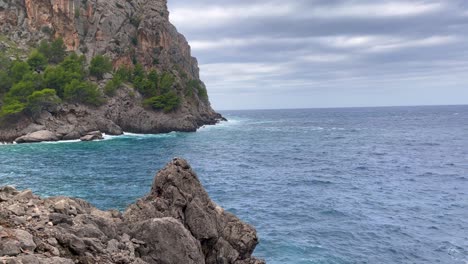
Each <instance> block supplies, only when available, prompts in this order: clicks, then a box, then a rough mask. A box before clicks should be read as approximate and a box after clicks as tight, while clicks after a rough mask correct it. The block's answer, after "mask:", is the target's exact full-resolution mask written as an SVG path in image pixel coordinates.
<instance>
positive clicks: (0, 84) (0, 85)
mask: <svg viewBox="0 0 468 264" xmlns="http://www.w3.org/2000/svg"><path fill="white" fill-rule="evenodd" d="M12 85H13V80H12V79H11V77H10V75H9V74H8V73H7V72H5V71H0V94H3V93H6V92H8V90H10V88H11V86H12Z"/></svg>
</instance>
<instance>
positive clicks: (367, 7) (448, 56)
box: [168, 0, 468, 110]
mask: <svg viewBox="0 0 468 264" xmlns="http://www.w3.org/2000/svg"><path fill="white" fill-rule="evenodd" d="M168 5H169V9H170V12H171V14H170V20H171V22H172V23H173V24H174V25H175V26H176V27H177V29H178V31H179V32H181V33H182V34H184V35H185V37H186V38H187V40H188V41H189V44H190V46H191V47H192V55H193V56H195V57H196V58H197V59H198V61H199V65H200V70H201V72H200V74H201V78H202V80H203V81H204V82H205V84H206V85H207V88H208V92H209V95H210V100H211V102H212V105H213V107H214V108H215V109H217V110H234V109H278V108H316V107H317V108H321V107H356V106H357V107H359V106H399V105H440V104H442V105H447V104H468V34H467V33H468V1H466V0H413V1H410V0H399V1H390V0H378V1H375V0H294V1H284V0H281V1H279V0H248V1H247V0H236V1H232V0H229V1H228V0H197V1H193V0H168Z"/></svg>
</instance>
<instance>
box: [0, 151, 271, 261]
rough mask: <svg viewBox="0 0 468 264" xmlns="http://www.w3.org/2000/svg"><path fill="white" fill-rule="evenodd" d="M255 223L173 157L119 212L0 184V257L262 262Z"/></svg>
mask: <svg viewBox="0 0 468 264" xmlns="http://www.w3.org/2000/svg"><path fill="white" fill-rule="evenodd" d="M257 244H258V238H257V234H256V231H255V229H254V228H253V227H252V226H250V225H248V224H246V223H243V222H242V221H241V220H239V219H238V218H237V217H236V216H234V215H232V214H230V213H228V212H225V211H224V210H223V209H222V208H221V207H219V206H218V205H216V204H215V203H214V202H213V201H212V200H211V199H210V198H209V196H208V194H207V192H206V191H205V190H204V188H203V187H202V185H201V183H200V181H199V180H198V177H197V175H196V174H195V172H193V170H192V169H191V167H190V165H189V164H188V163H187V162H186V161H185V160H183V159H179V158H175V159H173V160H172V161H171V162H170V163H169V164H167V166H166V167H165V168H164V169H163V170H161V171H160V172H159V173H158V174H157V175H156V177H155V179H154V182H153V185H152V188H151V192H150V193H149V194H148V195H147V196H145V197H143V198H142V199H140V200H138V201H137V202H136V203H135V204H132V205H130V206H129V207H128V209H127V210H126V211H125V212H124V213H121V212H119V211H101V210H99V209H97V208H95V207H93V206H92V205H90V204H89V203H87V202H86V201H83V200H80V199H75V198H67V197H54V198H47V199H41V198H40V197H38V196H36V195H34V194H33V193H32V192H31V191H29V190H26V191H18V190H16V189H15V188H13V187H9V186H6V187H2V188H0V263H38V264H53V263H56V264H72V263H109V264H110V263H123V264H125V263H133V264H144V263H158V264H182V263H183V264H198V263H200V264H203V263H206V264H231V263H232V264H264V263H265V262H264V261H262V260H259V259H256V258H254V257H252V253H253V251H254V249H255V247H256V245H257Z"/></svg>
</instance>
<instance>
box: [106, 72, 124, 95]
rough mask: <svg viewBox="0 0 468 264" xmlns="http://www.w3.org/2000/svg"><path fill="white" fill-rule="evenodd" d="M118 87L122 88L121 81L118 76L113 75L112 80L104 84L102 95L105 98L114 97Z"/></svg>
mask: <svg viewBox="0 0 468 264" xmlns="http://www.w3.org/2000/svg"><path fill="white" fill-rule="evenodd" d="M120 86H122V79H120V77H119V76H117V75H114V78H112V80H110V81H108V82H107V83H106V86H105V87H104V93H105V94H106V95H107V96H114V95H115V92H116V91H117V89H119V88H120Z"/></svg>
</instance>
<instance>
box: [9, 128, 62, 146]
mask: <svg viewBox="0 0 468 264" xmlns="http://www.w3.org/2000/svg"><path fill="white" fill-rule="evenodd" d="M58 140H59V139H58V137H57V136H56V135H55V133H52V132H50V131H48V130H40V131H36V132H32V133H29V134H27V135H25V136H22V137H19V138H17V139H16V140H15V142H17V143H35V142H42V141H58Z"/></svg>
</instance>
